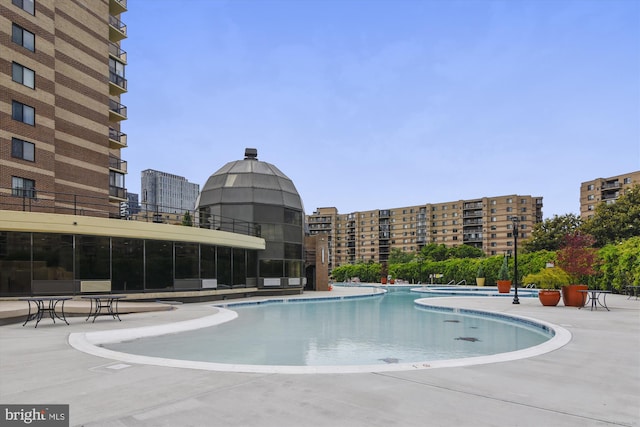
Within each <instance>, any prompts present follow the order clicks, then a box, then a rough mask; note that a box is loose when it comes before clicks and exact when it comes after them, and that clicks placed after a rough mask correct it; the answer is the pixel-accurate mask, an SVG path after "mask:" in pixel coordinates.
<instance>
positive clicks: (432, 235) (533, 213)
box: [306, 194, 542, 269]
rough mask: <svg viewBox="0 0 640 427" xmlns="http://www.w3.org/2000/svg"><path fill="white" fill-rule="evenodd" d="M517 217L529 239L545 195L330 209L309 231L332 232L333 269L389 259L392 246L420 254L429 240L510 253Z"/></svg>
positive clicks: (317, 215)
mask: <svg viewBox="0 0 640 427" xmlns="http://www.w3.org/2000/svg"><path fill="white" fill-rule="evenodd" d="M514 215H515V216H517V217H518V218H519V219H520V223H519V227H520V229H519V230H518V233H519V234H518V237H519V238H522V239H526V238H527V237H529V235H530V233H531V230H532V229H533V226H534V225H535V224H536V223H538V222H541V221H542V197H533V196H521V195H517V194H513V195H506V196H497V197H482V198H478V199H470V200H456V201H452V202H445V203H428V204H425V205H416V206H408V207H401V208H395V209H377V210H371V211H361V212H352V213H349V214H338V210H337V209H336V208H335V207H327V208H318V209H317V210H316V211H315V212H314V213H313V214H312V215H307V217H306V219H307V223H308V227H309V234H311V235H317V234H321V233H325V234H326V235H327V236H328V246H329V268H330V269H331V268H335V267H338V266H340V265H344V264H352V263H356V262H368V261H373V262H385V261H387V260H388V258H389V254H390V253H391V250H393V249H400V250H401V251H403V252H417V251H419V250H420V249H421V248H422V247H423V246H425V245H426V244H429V243H437V244H444V245H445V246H447V247H452V246H457V245H462V244H465V245H470V246H474V247H477V248H480V249H482V250H483V251H484V252H485V253H486V254H487V255H497V254H502V253H510V252H511V251H512V250H513V222H512V221H511V218H512V217H513V216H514Z"/></svg>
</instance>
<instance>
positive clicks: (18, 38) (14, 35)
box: [11, 24, 22, 46]
mask: <svg viewBox="0 0 640 427" xmlns="http://www.w3.org/2000/svg"><path fill="white" fill-rule="evenodd" d="M11 41H12V42H14V43H17V44H19V45H21V46H22V28H20V27H18V26H17V25H16V24H13V26H12V27H11Z"/></svg>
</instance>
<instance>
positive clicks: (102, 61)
mask: <svg viewBox="0 0 640 427" xmlns="http://www.w3.org/2000/svg"><path fill="white" fill-rule="evenodd" d="M126 10H127V8H126V0H92V1H90V2H83V3H82V4H80V3H78V2H73V1H60V0H47V1H44V0H0V34H1V35H2V37H0V51H1V52H2V55H1V57H0V88H1V90H0V165H1V167H0V196H1V197H0V202H1V203H2V208H3V209H18V210H24V209H26V208H27V207H28V206H31V205H32V204H38V208H39V210H40V211H48V212H51V213H78V212H82V213H83V214H85V215H94V216H111V217H119V216H120V212H119V210H120V209H119V208H120V202H124V201H126V200H127V194H126V193H127V192H126V187H125V174H126V173H127V162H126V161H125V160H123V159H122V156H121V150H122V149H123V148H126V146H127V137H126V135H125V134H124V133H122V131H121V127H120V124H121V122H122V121H123V120H125V119H126V118H127V109H126V107H125V106H123V105H122V104H121V102H120V101H121V99H120V97H121V95H122V94H123V93H125V92H126V91H127V81H126V79H125V66H126V53H125V52H124V51H123V50H122V49H121V46H120V43H121V41H122V40H123V39H124V38H126V36H127V33H126V26H125V25H124V24H123V23H122V21H121V20H120V16H121V14H122V13H123V12H125V11H126Z"/></svg>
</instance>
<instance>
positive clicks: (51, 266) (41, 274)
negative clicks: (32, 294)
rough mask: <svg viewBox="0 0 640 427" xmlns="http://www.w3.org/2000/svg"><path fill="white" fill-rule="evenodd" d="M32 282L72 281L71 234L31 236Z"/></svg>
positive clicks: (35, 234)
mask: <svg viewBox="0 0 640 427" xmlns="http://www.w3.org/2000/svg"><path fill="white" fill-rule="evenodd" d="M33 280H73V236H72V235H71V234H49V233H34V234H33Z"/></svg>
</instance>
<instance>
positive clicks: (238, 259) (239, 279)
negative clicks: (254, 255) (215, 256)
mask: <svg viewBox="0 0 640 427" xmlns="http://www.w3.org/2000/svg"><path fill="white" fill-rule="evenodd" d="M233 284H234V286H246V284H247V259H246V251H245V250H244V249H233Z"/></svg>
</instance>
